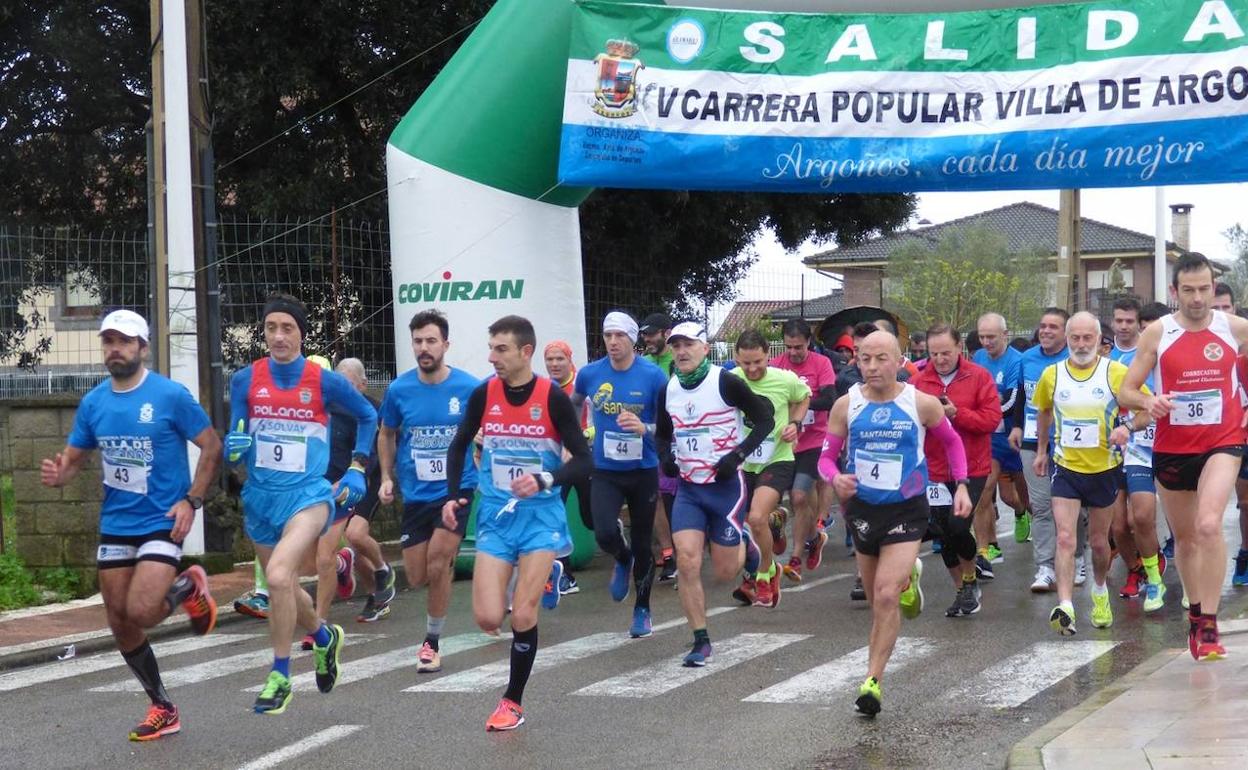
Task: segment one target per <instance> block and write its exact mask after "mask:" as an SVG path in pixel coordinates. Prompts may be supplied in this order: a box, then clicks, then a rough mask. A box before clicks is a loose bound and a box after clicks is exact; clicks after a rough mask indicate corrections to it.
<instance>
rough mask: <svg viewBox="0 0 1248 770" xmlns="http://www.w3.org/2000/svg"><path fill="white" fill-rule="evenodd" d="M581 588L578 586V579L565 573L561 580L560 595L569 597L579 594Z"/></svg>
mask: <svg viewBox="0 0 1248 770" xmlns="http://www.w3.org/2000/svg"><path fill="white" fill-rule="evenodd" d="M580 592H581V587H580V586H579V585H577V584H576V578H574V577H572V576H571V575H569V574H568V573H566V572H565V573H563V575H562V576H561V577H560V578H559V595H560V596H567V595H568V594H579V593H580Z"/></svg>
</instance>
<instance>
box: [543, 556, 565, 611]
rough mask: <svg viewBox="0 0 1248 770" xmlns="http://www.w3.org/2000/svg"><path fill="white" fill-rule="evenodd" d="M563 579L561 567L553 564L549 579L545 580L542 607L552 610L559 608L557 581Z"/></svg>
mask: <svg viewBox="0 0 1248 770" xmlns="http://www.w3.org/2000/svg"><path fill="white" fill-rule="evenodd" d="M562 578H563V565H562V564H560V563H559V562H557V561H556V562H555V563H554V564H552V565H551V567H550V577H549V578H548V579H547V580H546V590H545V591H543V592H542V606H543V607H545V608H546V609H548V610H553V609H554V608H556V607H558V606H559V581H560V579H562Z"/></svg>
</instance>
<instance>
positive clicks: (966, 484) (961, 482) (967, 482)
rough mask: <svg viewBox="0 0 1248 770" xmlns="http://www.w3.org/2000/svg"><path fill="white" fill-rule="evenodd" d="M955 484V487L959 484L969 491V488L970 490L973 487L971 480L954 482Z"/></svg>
mask: <svg viewBox="0 0 1248 770" xmlns="http://www.w3.org/2000/svg"><path fill="white" fill-rule="evenodd" d="M953 483H954V485H955V486H956V485H958V484H961V485H962V486H964V487H967V488H968V489H969V488H970V486H971V480H970V479H958V480H957V481H955V482H953Z"/></svg>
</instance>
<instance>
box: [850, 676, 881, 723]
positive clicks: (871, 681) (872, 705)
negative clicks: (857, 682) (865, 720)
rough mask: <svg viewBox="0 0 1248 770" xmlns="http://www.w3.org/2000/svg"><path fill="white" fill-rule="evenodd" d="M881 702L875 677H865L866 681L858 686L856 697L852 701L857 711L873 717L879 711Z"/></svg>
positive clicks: (878, 685) (878, 684)
mask: <svg viewBox="0 0 1248 770" xmlns="http://www.w3.org/2000/svg"><path fill="white" fill-rule="evenodd" d="M882 702H883V697H882V694H881V693H880V683H879V681H877V680H876V678H875V677H873V676H869V677H867V681H865V682H863V683H862V686H861V687H859V688H858V699H857V700H855V701H854V708H856V709H858V713H860V714H864V715H866V716H869V717H874V716H875V715H876V714H878V713H880V705H881V703H882Z"/></svg>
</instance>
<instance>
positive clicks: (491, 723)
mask: <svg viewBox="0 0 1248 770" xmlns="http://www.w3.org/2000/svg"><path fill="white" fill-rule="evenodd" d="M522 724H524V709H522V708H520V704H519V703H516V702H514V701H511V700H508V699H507V698H503V699H502V700H500V701H499V702H498V708H496V709H494V713H493V714H490V718H489V719H487V720H485V731H486V732H487V733H501V732H504V731H506V730H514V729H516V728H517V727H519V726H520V725H522Z"/></svg>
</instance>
